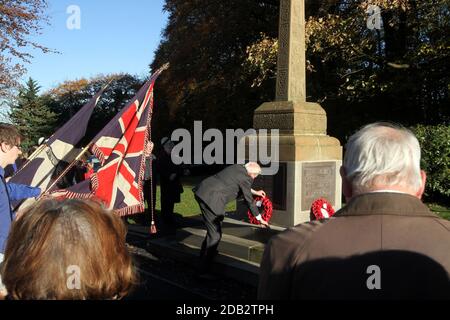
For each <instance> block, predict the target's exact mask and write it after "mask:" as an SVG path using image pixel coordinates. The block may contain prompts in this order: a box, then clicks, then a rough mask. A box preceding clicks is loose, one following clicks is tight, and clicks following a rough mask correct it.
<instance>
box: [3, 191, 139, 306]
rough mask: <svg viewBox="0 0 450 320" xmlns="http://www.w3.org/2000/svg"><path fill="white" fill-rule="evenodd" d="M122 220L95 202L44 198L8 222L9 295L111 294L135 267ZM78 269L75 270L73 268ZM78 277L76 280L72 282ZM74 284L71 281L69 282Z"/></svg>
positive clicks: (119, 291) (125, 288) (126, 283)
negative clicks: (10, 223)
mask: <svg viewBox="0 0 450 320" xmlns="http://www.w3.org/2000/svg"><path fill="white" fill-rule="evenodd" d="M125 236H126V227H125V225H124V223H123V222H122V220H121V219H120V218H119V217H117V216H115V215H114V214H113V213H112V212H110V211H108V210H105V209H104V208H103V207H102V206H101V205H100V204H99V203H97V202H94V201H90V200H88V201H86V200H62V201H58V200H43V201H40V202H38V203H36V204H35V205H34V206H31V207H30V208H29V209H28V210H27V211H26V212H25V213H24V214H23V216H22V217H21V218H20V219H19V220H17V221H15V222H14V223H13V225H12V229H11V233H10V236H9V238H8V241H7V245H6V251H5V256H4V262H3V266H2V270H1V273H2V280H3V282H4V284H5V286H6V288H7V290H8V296H9V297H10V298H11V299H57V300H67V299H114V298H121V297H123V296H125V295H127V294H128V293H129V291H130V289H131V288H132V286H133V285H134V284H135V283H136V280H137V279H136V271H135V269H134V267H133V264H132V259H131V256H130V254H129V252H128V250H127V247H126V244H125ZM73 270H78V272H79V274H76V275H75V274H72V272H73ZM73 276H78V277H79V279H78V280H79V286H78V287H76V281H75V283H72V284H71V281H72V280H73ZM73 284H75V287H74V286H73Z"/></svg>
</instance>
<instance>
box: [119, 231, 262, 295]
mask: <svg viewBox="0 0 450 320" xmlns="http://www.w3.org/2000/svg"><path fill="white" fill-rule="evenodd" d="M173 231H174V230H167V229H165V227H164V226H163V225H162V224H159V230H158V233H157V234H156V235H152V236H151V237H152V238H155V237H165V236H167V234H168V233H170V232H173ZM149 237H150V236H149ZM127 242H128V244H129V247H130V250H131V252H132V253H133V255H134V258H135V261H136V264H137V266H138V269H139V271H140V277H141V280H140V285H139V286H138V287H137V288H136V290H135V292H134V293H132V294H131V295H130V296H129V297H128V299H133V300H134V299H136V300H143V299H145V300H205V301H208V300H213V301H214V300H216V301H219V300H254V299H256V292H257V289H256V288H255V287H253V286H250V285H248V284H244V283H240V282H238V281H236V280H233V279H230V278H225V277H220V276H219V277H217V279H215V280H209V281H206V280H201V279H199V278H198V277H197V272H196V268H195V267H194V266H192V265H189V264H186V263H182V262H181V261H176V260H174V259H171V258H169V257H168V256H165V255H162V254H161V253H160V254H159V255H158V256H157V255H156V254H155V253H152V252H149V249H148V248H147V246H146V240H145V239H143V238H139V237H135V236H133V235H132V234H129V235H128V238H127Z"/></svg>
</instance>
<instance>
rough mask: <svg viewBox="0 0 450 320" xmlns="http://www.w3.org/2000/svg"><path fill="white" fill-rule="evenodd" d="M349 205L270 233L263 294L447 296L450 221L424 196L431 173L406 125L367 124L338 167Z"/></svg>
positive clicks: (301, 296)
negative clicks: (323, 217)
mask: <svg viewBox="0 0 450 320" xmlns="http://www.w3.org/2000/svg"><path fill="white" fill-rule="evenodd" d="M341 176H342V179H343V193H344V195H345V197H346V199H347V205H346V206H345V207H344V208H343V209H341V210H340V211H338V212H337V213H336V214H335V216H334V217H333V218H330V219H328V220H321V221H314V222H310V223H306V224H301V225H298V226H296V227H293V228H291V229H289V230H286V231H284V232H282V233H280V234H278V235H277V236H275V237H273V238H272V239H271V240H270V242H269V244H268V245H267V246H266V249H265V252H264V256H263V260H262V263H261V272H260V283H259V289H258V297H259V298H260V299H402V298H410V299H428V298H447V299H448V298H450V281H449V273H450V221H447V220H444V219H442V218H440V217H439V216H437V215H435V214H434V213H432V212H430V210H429V209H428V208H427V206H426V205H424V204H423V203H422V201H421V197H422V194H423V192H424V188H425V180H426V175H425V172H423V171H421V170H420V146H419V142H418V141H417V139H416V137H415V136H414V135H413V134H412V133H411V132H410V131H409V130H407V129H405V128H402V127H399V126H395V125H392V124H386V123H375V124H371V125H368V126H366V127H364V128H363V129H361V130H360V131H358V132H357V133H355V134H354V135H353V136H351V137H350V139H349V141H348V143H347V151H346V154H345V157H344V163H343V166H342V168H341Z"/></svg>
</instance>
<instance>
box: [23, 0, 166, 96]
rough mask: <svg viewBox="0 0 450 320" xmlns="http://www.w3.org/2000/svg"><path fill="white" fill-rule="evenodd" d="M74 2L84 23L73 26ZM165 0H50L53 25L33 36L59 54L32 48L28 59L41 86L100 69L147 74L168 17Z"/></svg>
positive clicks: (49, 9)
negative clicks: (78, 27) (77, 27)
mask: <svg viewBox="0 0 450 320" xmlns="http://www.w3.org/2000/svg"><path fill="white" fill-rule="evenodd" d="M71 5H75V6H78V8H79V9H80V13H81V15H80V22H81V24H80V27H81V28H80V29H73V30H70V29H69V28H67V21H68V20H69V21H75V20H73V19H71V18H72V17H73V16H72V15H71V14H70V13H67V8H68V7H69V6H71ZM163 5H164V0H127V1H117V0H71V1H68V0H49V8H48V15H49V17H50V23H51V24H50V26H46V27H45V28H44V30H43V34H42V35H38V36H34V37H33V38H32V39H33V40H35V41H36V42H38V43H39V44H42V45H44V46H47V47H49V48H51V49H54V50H57V51H59V52H60V54H53V53H47V54H43V53H40V51H36V50H35V51H33V52H31V53H32V54H33V56H34V58H33V59H32V60H31V64H26V68H27V70H28V72H27V74H26V75H25V76H24V77H23V81H25V80H27V79H28V78H29V77H32V78H33V79H35V80H37V82H38V84H39V85H40V86H41V87H42V90H47V89H50V88H52V87H54V86H56V85H57V84H59V83H61V82H63V81H65V80H74V79H78V78H82V77H85V78H90V77H92V76H95V75H97V74H109V73H116V72H127V73H130V74H136V75H140V76H145V75H148V73H149V71H150V70H149V67H148V65H149V64H150V63H151V62H152V60H153V56H154V52H155V50H156V48H157V46H158V44H159V42H160V39H161V32H162V30H163V29H164V27H165V25H166V22H167V14H166V13H163V11H162V8H163Z"/></svg>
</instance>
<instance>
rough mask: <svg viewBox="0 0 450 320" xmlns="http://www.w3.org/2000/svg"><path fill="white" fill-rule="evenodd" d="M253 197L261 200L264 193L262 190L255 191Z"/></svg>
mask: <svg viewBox="0 0 450 320" xmlns="http://www.w3.org/2000/svg"><path fill="white" fill-rule="evenodd" d="M255 195H256V196H259V197H263V198H265V197H266V193H265V192H264V190H259V191H255Z"/></svg>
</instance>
